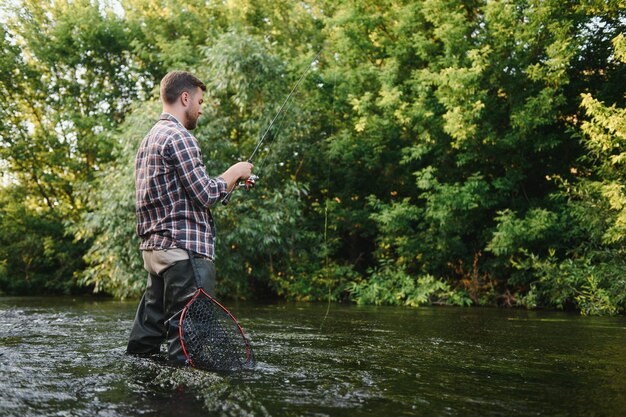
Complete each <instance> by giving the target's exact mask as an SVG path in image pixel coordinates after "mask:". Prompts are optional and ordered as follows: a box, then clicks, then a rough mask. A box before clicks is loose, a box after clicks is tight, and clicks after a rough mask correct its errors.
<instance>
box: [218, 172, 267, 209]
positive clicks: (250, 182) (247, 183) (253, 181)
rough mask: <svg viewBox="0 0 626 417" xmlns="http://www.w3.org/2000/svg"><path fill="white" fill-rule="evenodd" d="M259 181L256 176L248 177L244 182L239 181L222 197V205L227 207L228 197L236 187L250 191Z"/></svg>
mask: <svg viewBox="0 0 626 417" xmlns="http://www.w3.org/2000/svg"><path fill="white" fill-rule="evenodd" d="M258 179H259V177H258V176H257V175H254V174H253V175H250V176H249V177H248V178H247V179H246V180H245V181H239V182H237V183H236V184H235V186H234V187H233V188H232V189H231V190H230V191H229V192H228V193H227V194H226V195H225V196H224V198H223V199H222V205H224V206H225V205H227V204H228V202H229V201H230V197H231V196H232V194H233V191H235V188H238V187H243V188H245V189H246V190H250V189H252V188H253V187H254V185H255V184H256V182H257V180H258Z"/></svg>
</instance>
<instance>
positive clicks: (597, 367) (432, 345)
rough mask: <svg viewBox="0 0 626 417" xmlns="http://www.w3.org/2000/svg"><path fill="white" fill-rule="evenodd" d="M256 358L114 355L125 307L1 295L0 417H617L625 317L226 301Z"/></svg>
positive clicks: (625, 384)
mask: <svg viewBox="0 0 626 417" xmlns="http://www.w3.org/2000/svg"><path fill="white" fill-rule="evenodd" d="M226 304H227V307H229V308H230V309H231V311H232V312H233V314H234V315H235V316H236V317H238V318H239V319H240V322H241V323H242V326H243V327H244V329H245V330H247V333H248V334H249V336H250V338H251V340H252V343H253V347H254V350H255V355H256V358H257V361H258V364H257V366H256V368H255V369H254V370H246V371H242V372H238V373H231V374H224V373H212V372H205V371H198V370H195V369H190V368H173V367H170V366H167V365H166V364H164V363H160V362H158V361H154V360H150V359H140V358H135V357H129V356H127V355H125V354H124V348H125V343H126V338H127V335H128V332H129V329H130V326H131V322H132V318H133V315H134V311H135V307H136V302H116V301H94V300H93V299H80V298H79V299H75V298H0V318H1V320H0V416H20V417H24V416H111V417H113V416H155V417H156V416H532V415H536V416H573V415H579V416H593V415H596V416H620V415H622V416H623V415H625V414H626V317H623V316H620V317H612V318H603V317H580V316H578V315H575V314H567V313H561V312H533V311H524V310H501V309H470V308H466V309H461V308H419V309H409V308H395V307H357V306H353V305H348V306H346V305H337V304H331V305H325V304H271V305H259V304H248V303H239V304H235V303H230V304H229V303H226Z"/></svg>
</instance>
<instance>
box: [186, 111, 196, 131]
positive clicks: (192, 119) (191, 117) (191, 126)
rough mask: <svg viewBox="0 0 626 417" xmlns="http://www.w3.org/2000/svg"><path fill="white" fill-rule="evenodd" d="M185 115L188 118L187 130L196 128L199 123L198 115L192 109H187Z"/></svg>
mask: <svg viewBox="0 0 626 417" xmlns="http://www.w3.org/2000/svg"><path fill="white" fill-rule="evenodd" d="M185 117H186V118H187V122H186V123H185V128H186V129H187V130H194V129H195V128H196V126H197V125H198V115H197V114H196V115H193V114H192V113H191V111H189V110H186V111H185Z"/></svg>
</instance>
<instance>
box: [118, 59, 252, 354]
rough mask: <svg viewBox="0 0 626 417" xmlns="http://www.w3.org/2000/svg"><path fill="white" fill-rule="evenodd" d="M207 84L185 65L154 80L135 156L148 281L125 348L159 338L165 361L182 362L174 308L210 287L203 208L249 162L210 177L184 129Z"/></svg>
mask: <svg viewBox="0 0 626 417" xmlns="http://www.w3.org/2000/svg"><path fill="white" fill-rule="evenodd" d="M204 91H206V86H205V85H204V84H203V83H202V82H201V81H200V80H199V79H198V78H196V77H195V76H193V75H192V74H190V73H188V72H184V71H173V72H170V73H168V74H167V75H166V76H165V77H164V78H163V80H161V90H160V93H161V101H162V103H163V114H161V117H160V120H159V121H158V122H157V123H156V125H155V126H154V127H153V128H152V130H151V131H150V132H149V133H148V135H147V136H146V137H145V138H144V139H143V141H142V143H141V145H140V147H139V151H138V152H137V159H136V162H135V186H136V211H137V234H138V235H139V236H140V238H141V245H140V249H141V251H142V256H143V260H144V267H145V269H146V270H147V271H148V273H149V274H148V285H147V288H146V291H145V293H144V295H143V297H142V299H141V301H140V303H139V307H138V308H137V314H136V317H135V322H134V324H133V328H132V330H131V334H130V338H129V342H128V348H127V352H128V353H131V354H153V353H158V352H159V350H160V345H161V343H162V342H163V340H164V339H166V340H167V343H168V359H169V360H170V361H171V362H174V363H180V364H183V363H185V359H186V358H185V356H184V354H183V352H182V347H181V344H180V340H179V331H178V321H179V319H180V314H181V310H182V309H183V308H184V306H185V305H186V304H187V302H188V301H189V300H190V298H191V296H192V295H193V293H194V292H195V291H196V289H197V283H196V279H195V277H194V273H193V269H192V265H191V261H190V259H189V254H190V253H191V254H192V256H193V257H194V258H196V259H194V261H195V263H196V265H197V271H198V275H199V276H198V280H199V281H200V285H201V286H202V288H204V290H205V291H207V292H208V293H209V294H212V293H213V292H214V288H215V267H214V266H213V258H214V239H215V227H214V225H213V218H212V217H211V211H210V210H209V206H211V205H212V204H215V203H216V202H218V201H220V200H221V199H222V198H224V196H225V195H226V194H227V193H228V191H229V190H230V189H232V188H233V186H234V185H235V184H236V182H237V181H239V180H240V179H244V180H245V179H247V178H248V177H250V175H251V173H252V164H250V163H248V162H239V163H236V164H234V165H233V166H231V167H230V168H228V169H227V170H226V171H225V172H224V173H223V174H222V175H220V176H218V177H217V178H209V176H208V175H207V173H206V170H205V166H204V164H203V162H202V156H201V154H200V147H199V146H198V142H197V140H196V138H195V137H194V136H193V135H192V134H191V133H190V130H193V129H194V128H195V127H196V124H197V121H198V118H199V117H200V115H201V114H202V102H203V94H204Z"/></svg>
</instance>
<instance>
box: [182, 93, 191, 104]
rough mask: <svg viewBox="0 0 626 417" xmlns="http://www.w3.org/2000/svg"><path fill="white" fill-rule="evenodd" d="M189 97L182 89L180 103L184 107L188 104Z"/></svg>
mask: <svg viewBox="0 0 626 417" xmlns="http://www.w3.org/2000/svg"><path fill="white" fill-rule="evenodd" d="M190 99H191V95H190V94H189V92H187V91H183V93H182V94H181V95H180V103H181V104H182V105H183V106H185V107H186V106H188V105H189V101H190Z"/></svg>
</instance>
